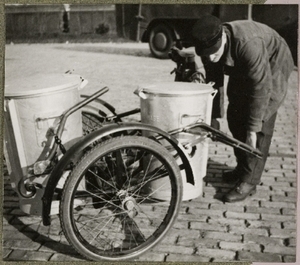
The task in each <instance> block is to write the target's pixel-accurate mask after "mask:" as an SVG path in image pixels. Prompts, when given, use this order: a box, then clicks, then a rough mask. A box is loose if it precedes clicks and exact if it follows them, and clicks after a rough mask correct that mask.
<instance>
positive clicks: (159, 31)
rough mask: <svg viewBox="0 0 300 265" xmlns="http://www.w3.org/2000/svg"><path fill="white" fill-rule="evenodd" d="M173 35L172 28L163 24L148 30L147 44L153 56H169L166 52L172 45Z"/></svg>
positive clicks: (165, 57)
mask: <svg viewBox="0 0 300 265" xmlns="http://www.w3.org/2000/svg"><path fill="white" fill-rule="evenodd" d="M173 43H174V37H173V33H172V30H171V29H170V28H169V27H168V26H166V25H165V24H158V25H157V26H155V27H153V28H152V29H151V31H150V36H149V46H150V51H151V53H152V54H153V56H154V57H157V58H160V59H167V58H169V56H168V53H169V51H170V49H171V47H172V46H173Z"/></svg>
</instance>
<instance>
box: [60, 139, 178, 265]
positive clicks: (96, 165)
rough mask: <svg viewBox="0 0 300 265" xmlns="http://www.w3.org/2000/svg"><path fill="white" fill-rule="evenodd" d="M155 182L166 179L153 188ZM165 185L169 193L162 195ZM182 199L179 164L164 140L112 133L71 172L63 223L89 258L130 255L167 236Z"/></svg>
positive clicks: (111, 258) (64, 198)
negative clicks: (160, 142)
mask: <svg viewBox="0 0 300 265" xmlns="http://www.w3.org/2000/svg"><path fill="white" fill-rule="evenodd" d="M153 181H162V182H161V184H160V185H159V187H156V188H154V187H152V186H151V184H150V183H152V182H153ZM168 185H169V186H168ZM166 187H167V190H168V193H169V194H168V196H166V197H165V198H163V199H158V197H159V196H156V195H157V194H159V193H160V189H164V188H166ZM181 198H182V180H181V175H180V170H179V167H178V165H177V163H176V160H175V159H174V158H173V156H172V155H171V154H170V153H169V152H168V151H167V150H166V149H165V148H164V147H163V146H162V145H160V144H159V143H157V142H155V141H153V140H150V139H148V138H145V137H142V136H122V137H116V138H111V139H109V140H107V141H105V142H102V143H99V144H98V145H97V146H95V147H94V148H93V149H92V150H90V151H89V152H88V153H87V154H85V155H84V157H83V158H82V159H81V160H80V161H79V162H78V164H77V165H76V166H75V168H74V170H73V172H72V173H71V175H70V176H69V177H68V179H67V181H66V183H65V186H64V189H63V194H62V200H61V204H60V220H61V225H62V228H63V231H64V234H65V236H66V238H67V239H68V241H69V243H70V244H71V245H72V246H73V247H74V248H75V249H76V251H78V252H79V253H80V254H81V255H83V256H84V257H86V258H87V259H90V260H95V261H98V260H109V261H120V260H126V259H130V258H134V257H136V256H138V255H140V254H142V253H144V252H145V251H147V250H149V249H150V248H151V247H153V246H154V245H155V244H157V243H158V242H159V241H160V240H161V239H162V238H163V237H164V236H165V235H166V233H167V231H168V230H169V229H170V228H171V226H172V224H173V222H174V221H175V219H176V217H177V215H178V211H179V207H180V202H181Z"/></svg>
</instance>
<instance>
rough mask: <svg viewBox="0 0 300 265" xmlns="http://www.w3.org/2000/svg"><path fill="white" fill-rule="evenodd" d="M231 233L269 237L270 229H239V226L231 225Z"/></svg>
mask: <svg viewBox="0 0 300 265" xmlns="http://www.w3.org/2000/svg"><path fill="white" fill-rule="evenodd" d="M229 232H230V233H232V234H241V235H247V234H253V235H259V236H268V235H269V233H268V229H266V228H251V227H250V228H248V227H239V226H233V225H231V226H230V227H229Z"/></svg>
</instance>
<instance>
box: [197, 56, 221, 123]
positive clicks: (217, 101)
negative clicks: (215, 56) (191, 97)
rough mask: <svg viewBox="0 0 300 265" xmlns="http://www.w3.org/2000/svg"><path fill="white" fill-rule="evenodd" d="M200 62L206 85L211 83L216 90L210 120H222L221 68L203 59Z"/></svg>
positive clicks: (219, 65)
mask: <svg viewBox="0 0 300 265" xmlns="http://www.w3.org/2000/svg"><path fill="white" fill-rule="evenodd" d="M201 60H202V63H203V66H204V69H205V75H206V77H205V80H206V83H209V82H213V83H214V86H213V87H214V88H215V89H217V90H218V93H217V94H216V96H215V97H214V100H213V108H212V119H217V118H222V117H223V116H224V73H223V66H222V65H221V64H218V63H211V62H209V61H208V60H207V59H206V58H205V57H201Z"/></svg>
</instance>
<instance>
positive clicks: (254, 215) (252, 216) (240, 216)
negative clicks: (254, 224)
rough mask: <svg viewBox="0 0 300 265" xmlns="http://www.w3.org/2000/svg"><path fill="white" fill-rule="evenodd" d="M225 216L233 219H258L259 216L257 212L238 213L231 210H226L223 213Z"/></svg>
mask: <svg viewBox="0 0 300 265" xmlns="http://www.w3.org/2000/svg"><path fill="white" fill-rule="evenodd" d="M225 216H226V218H235V219H246V220H249V219H250V220H258V219H259V218H260V214H257V213H242V214H241V213H239V212H231V211H227V212H226V213H225Z"/></svg>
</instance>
